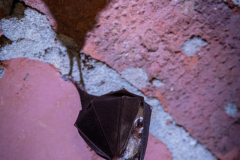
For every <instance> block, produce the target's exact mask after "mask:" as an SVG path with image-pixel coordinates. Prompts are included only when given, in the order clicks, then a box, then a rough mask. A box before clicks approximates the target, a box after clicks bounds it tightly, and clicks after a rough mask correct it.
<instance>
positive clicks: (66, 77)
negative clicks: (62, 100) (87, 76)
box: [61, 75, 75, 83]
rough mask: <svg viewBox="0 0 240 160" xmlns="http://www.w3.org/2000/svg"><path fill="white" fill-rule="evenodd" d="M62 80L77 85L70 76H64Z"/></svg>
mask: <svg viewBox="0 0 240 160" xmlns="http://www.w3.org/2000/svg"><path fill="white" fill-rule="evenodd" d="M61 78H62V79H63V80H64V81H71V82H73V83H75V82H74V80H73V76H70V75H62V77H61Z"/></svg>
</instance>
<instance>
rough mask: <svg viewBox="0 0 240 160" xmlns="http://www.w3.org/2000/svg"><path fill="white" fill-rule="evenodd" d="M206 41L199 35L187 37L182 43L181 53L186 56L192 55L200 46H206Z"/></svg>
mask: <svg viewBox="0 0 240 160" xmlns="http://www.w3.org/2000/svg"><path fill="white" fill-rule="evenodd" d="M206 45H207V43H206V42H204V41H203V40H202V39H201V38H199V37H194V38H192V39H188V40H187V41H186V42H184V43H183V45H182V48H183V53H184V54H186V55H187V56H193V55H194V54H195V53H196V52H197V51H198V50H200V49H201V47H202V46H206Z"/></svg>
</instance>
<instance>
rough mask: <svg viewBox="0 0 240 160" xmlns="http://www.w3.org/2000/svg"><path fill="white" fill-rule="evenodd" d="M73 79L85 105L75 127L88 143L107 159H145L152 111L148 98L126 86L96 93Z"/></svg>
mask: <svg viewBox="0 0 240 160" xmlns="http://www.w3.org/2000/svg"><path fill="white" fill-rule="evenodd" d="M70 81H71V82H72V83H73V84H74V85H75V86H76V88H77V90H78V92H79V95H80V99H81V104H82V110H81V111H80V112H79V115H78V117H77V120H76V122H75V124H74V126H75V127H76V128H77V129H78V132H79V134H80V135H81V137H82V138H83V139H84V141H85V142H86V143H87V144H88V146H89V147H90V148H91V149H92V150H93V151H95V152H96V153H97V154H98V155H99V156H101V157H103V158H104V159H107V160H136V159H138V160H143V159H144V155H145V151H146V147H147V141H148V134H149V125H150V118H151V112H152V107H151V106H150V105H149V104H147V103H146V102H145V101H144V98H143V97H141V96H138V95H135V94H132V93H130V92H128V91H127V90H126V89H122V90H119V91H116V92H110V93H108V94H105V95H102V96H94V95H90V94H88V93H87V92H86V90H83V88H81V87H80V86H79V85H78V84H77V83H76V82H74V81H73V80H70Z"/></svg>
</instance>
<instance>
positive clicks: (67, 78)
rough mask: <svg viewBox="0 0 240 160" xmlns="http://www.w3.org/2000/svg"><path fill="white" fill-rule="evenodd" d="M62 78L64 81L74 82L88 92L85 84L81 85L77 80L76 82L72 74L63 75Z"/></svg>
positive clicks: (77, 86)
mask: <svg viewBox="0 0 240 160" xmlns="http://www.w3.org/2000/svg"><path fill="white" fill-rule="evenodd" d="M62 79H63V80H64V81H68V82H72V83H73V84H74V85H75V86H76V88H79V89H81V90H83V91H85V92H87V90H86V89H85V88H84V87H83V86H81V85H79V84H78V83H77V82H75V81H74V80H73V77H72V76H69V75H62Z"/></svg>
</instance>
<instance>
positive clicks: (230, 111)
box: [225, 103, 238, 118]
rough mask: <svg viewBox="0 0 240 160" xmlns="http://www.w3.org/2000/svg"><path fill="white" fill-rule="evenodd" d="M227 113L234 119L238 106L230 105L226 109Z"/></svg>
mask: <svg viewBox="0 0 240 160" xmlns="http://www.w3.org/2000/svg"><path fill="white" fill-rule="evenodd" d="M225 112H226V113H227V114H228V115H229V116H231V117H232V118H235V117H236V114H237V112H238V109H237V106H236V105H235V104H231V103H228V104H227V105H226V107H225Z"/></svg>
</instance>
